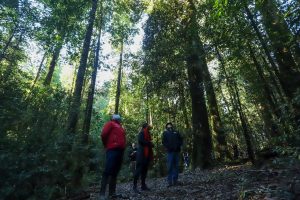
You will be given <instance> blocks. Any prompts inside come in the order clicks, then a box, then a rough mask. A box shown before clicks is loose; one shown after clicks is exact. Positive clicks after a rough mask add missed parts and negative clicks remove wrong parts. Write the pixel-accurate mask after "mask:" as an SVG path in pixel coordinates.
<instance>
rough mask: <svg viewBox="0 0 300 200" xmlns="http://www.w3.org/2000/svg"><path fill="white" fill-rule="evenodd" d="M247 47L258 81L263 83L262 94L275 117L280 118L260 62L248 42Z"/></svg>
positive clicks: (274, 98)
mask: <svg viewBox="0 0 300 200" xmlns="http://www.w3.org/2000/svg"><path fill="white" fill-rule="evenodd" d="M248 49H249V53H250V57H251V58H252V60H253V63H254V66H255V69H256V71H257V73H258V76H259V78H260V81H261V83H262V85H263V90H264V91H263V94H264V96H265V97H266V98H267V101H268V103H269V105H270V107H271V109H272V111H273V113H274V114H275V115H276V116H277V118H278V119H279V118H280V114H279V108H277V102H276V97H275V96H274V94H273V92H272V89H271V88H270V86H269V84H268V82H267V80H266V78H265V76H264V73H263V70H262V67H261V65H260V63H259V62H258V60H257V59H256V56H255V53H254V51H253V49H252V47H251V46H250V44H248Z"/></svg>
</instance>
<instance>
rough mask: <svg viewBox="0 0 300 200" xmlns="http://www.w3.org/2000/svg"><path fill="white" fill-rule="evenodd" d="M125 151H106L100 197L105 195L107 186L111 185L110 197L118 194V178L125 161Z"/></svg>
mask: <svg viewBox="0 0 300 200" xmlns="http://www.w3.org/2000/svg"><path fill="white" fill-rule="evenodd" d="M123 155H124V150H123V149H111V150H107V151H106V160H105V167H104V172H103V174H102V180H101V189H100V195H104V194H105V190H106V185H107V184H109V195H113V194H115V193H116V183H117V176H118V173H119V171H120V169H121V165H122V161H123Z"/></svg>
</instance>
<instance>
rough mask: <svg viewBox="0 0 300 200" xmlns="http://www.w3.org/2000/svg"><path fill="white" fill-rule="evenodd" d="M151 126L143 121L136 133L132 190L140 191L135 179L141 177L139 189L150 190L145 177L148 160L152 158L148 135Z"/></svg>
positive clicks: (150, 142) (149, 136)
mask: <svg viewBox="0 0 300 200" xmlns="http://www.w3.org/2000/svg"><path fill="white" fill-rule="evenodd" d="M150 130H151V126H150V125H148V123H144V124H143V126H142V130H141V131H140V133H139V134H138V150H137V160H136V161H137V163H136V171H135V174H134V179H133V191H134V192H135V193H140V192H139V191H138V189H137V181H138V179H139V177H141V189H142V190H150V189H149V188H148V187H147V185H146V177H147V172H148V167H149V164H150V162H151V161H152V160H153V150H152V148H153V146H154V145H153V143H152V139H151V135H150Z"/></svg>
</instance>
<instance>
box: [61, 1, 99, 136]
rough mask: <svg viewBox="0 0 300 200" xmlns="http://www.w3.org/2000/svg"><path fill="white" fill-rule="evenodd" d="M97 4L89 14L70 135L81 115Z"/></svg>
mask: <svg viewBox="0 0 300 200" xmlns="http://www.w3.org/2000/svg"><path fill="white" fill-rule="evenodd" d="M97 3H98V0H93V1H92V9H91V11H90V14H89V21H88V25H87V29H86V34H85V38H84V43H83V48H82V53H81V58H80V64H79V68H78V72H77V78H76V83H75V90H74V94H73V97H72V98H73V99H72V103H71V107H70V111H69V118H68V125H67V129H68V131H69V132H70V133H75V129H76V124H77V121H78V115H79V111H80V104H81V92H82V85H83V81H84V75H85V71H86V66H87V59H88V54H89V49H90V42H91V37H92V34H93V26H94V21H95V14H96V10H97Z"/></svg>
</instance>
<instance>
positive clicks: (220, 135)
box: [202, 47, 228, 160]
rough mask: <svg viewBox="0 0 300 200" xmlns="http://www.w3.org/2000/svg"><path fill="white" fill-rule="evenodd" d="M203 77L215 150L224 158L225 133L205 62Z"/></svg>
mask: <svg viewBox="0 0 300 200" xmlns="http://www.w3.org/2000/svg"><path fill="white" fill-rule="evenodd" d="M202 48H203V47H202ZM203 78H204V85H205V90H206V95H207V101H208V108H209V111H210V114H211V118H212V127H213V130H214V131H215V133H216V135H217V142H218V144H217V151H218V153H219V154H220V159H221V160H224V159H225V156H226V155H228V154H227V143H226V136H225V134H226V133H225V129H224V126H223V123H222V120H221V117H220V113H219V110H218V103H217V99H216V94H215V90H214V88H213V83H212V80H211V76H210V73H209V71H208V67H207V65H206V64H204V65H203Z"/></svg>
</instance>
